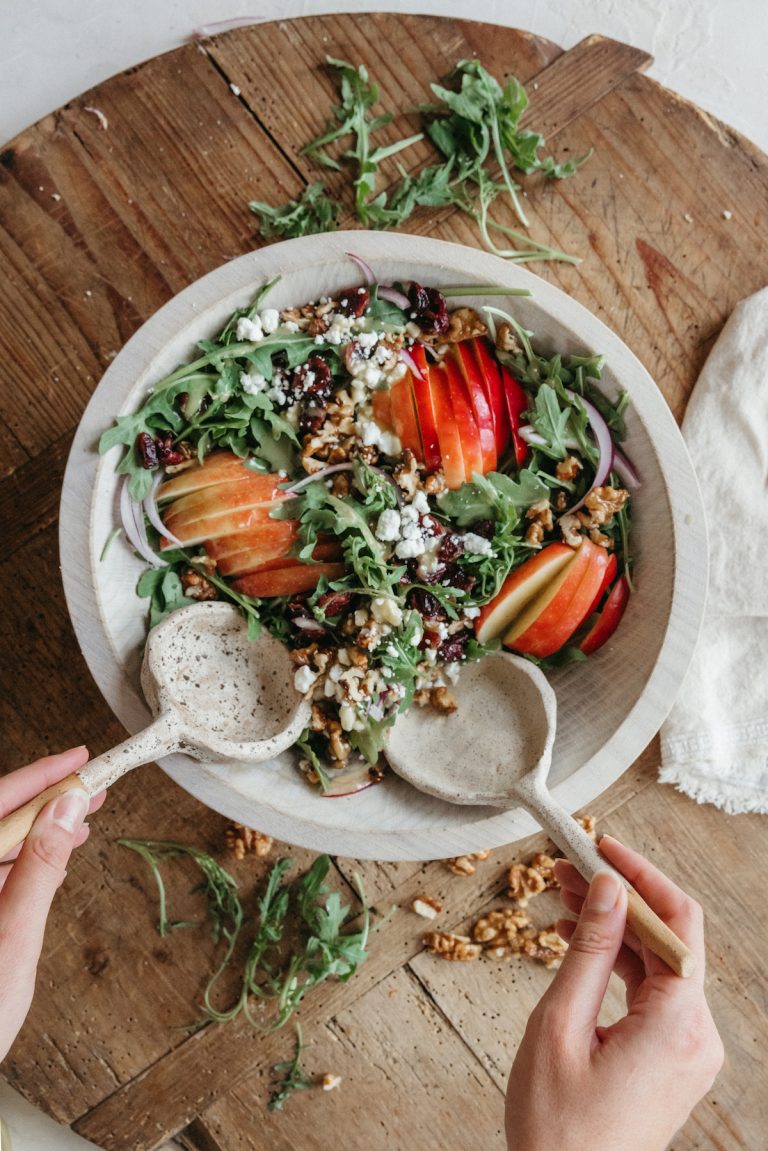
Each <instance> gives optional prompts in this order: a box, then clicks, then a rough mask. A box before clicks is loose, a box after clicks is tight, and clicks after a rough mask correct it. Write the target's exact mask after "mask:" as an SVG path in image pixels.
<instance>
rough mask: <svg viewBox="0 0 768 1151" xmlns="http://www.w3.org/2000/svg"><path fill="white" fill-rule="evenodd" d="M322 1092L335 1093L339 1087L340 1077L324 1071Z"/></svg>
mask: <svg viewBox="0 0 768 1151" xmlns="http://www.w3.org/2000/svg"><path fill="white" fill-rule="evenodd" d="M322 1083H323V1091H335V1090H336V1088H337V1087H341V1076H340V1075H334V1074H332V1072H330V1071H326V1073H325V1075H324V1076H323V1080H322Z"/></svg>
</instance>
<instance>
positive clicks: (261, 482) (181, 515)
mask: <svg viewBox="0 0 768 1151" xmlns="http://www.w3.org/2000/svg"><path fill="white" fill-rule="evenodd" d="M281 482H282V481H281V480H280V479H279V478H278V476H271V475H270V476H263V475H259V474H258V473H257V472H248V471H244V473H243V475H242V477H241V478H240V479H237V480H230V481H229V483H223V484H212V485H211V486H210V487H207V488H201V489H200V490H199V491H196V492H189V494H188V495H185V496H180V497H179V499H176V500H174V501H173V503H172V504H169V505H168V506H167V507H165V508H163V519H164V521H165V522H167V523H168V526H169V527H170V526H171V524H170V521H171V520H176V521H177V522H179V523H192V522H194V520H195V519H198V518H200V517H201V516H210V515H215V514H216V513H217V512H224V511H228V512H233V511H236V510H237V509H238V508H252V507H256V506H257V505H261V506H266V505H270V506H272V505H274V504H275V502H276V501H277V500H279V499H284V498H285V496H284V495H283V494H282V493H281V492H280V489H279V488H278V486H277V485H278V484H279V483H281ZM171 530H172V531H173V528H171Z"/></svg>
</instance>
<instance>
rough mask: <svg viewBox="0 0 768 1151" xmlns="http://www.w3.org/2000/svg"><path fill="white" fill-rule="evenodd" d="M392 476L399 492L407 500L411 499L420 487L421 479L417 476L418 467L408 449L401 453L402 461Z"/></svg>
mask: <svg viewBox="0 0 768 1151" xmlns="http://www.w3.org/2000/svg"><path fill="white" fill-rule="evenodd" d="M392 475H393V477H394V480H395V483H396V484H397V486H398V487H399V488H400V490H401V491H402V492H404V494H405V495H406V496H408V498H409V499H413V497H414V496H415V495H416V492H417V491H418V490H419V488H420V487H421V477H420V476H419V465H418V464H417V463H416V457H415V456H414V454H413V452H412V451H411V450H410V449H409V448H406V449H405V451H404V452H403V455H402V460H401V462H400V463H399V464H398V466H397V467H396V468H395V470H394V472H393V473H392Z"/></svg>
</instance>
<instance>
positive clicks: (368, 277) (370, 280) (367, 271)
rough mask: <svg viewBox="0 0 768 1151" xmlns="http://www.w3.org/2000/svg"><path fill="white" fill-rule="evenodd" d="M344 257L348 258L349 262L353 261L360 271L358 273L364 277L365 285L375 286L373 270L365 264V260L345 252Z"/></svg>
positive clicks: (352, 253)
mask: <svg viewBox="0 0 768 1151" xmlns="http://www.w3.org/2000/svg"><path fill="white" fill-rule="evenodd" d="M344 255H345V256H349V258H350V260H354V261H355V263H356V264H357V266H358V268H359V269H360V271H361V272H362V273H363V275H364V276H365V282H366V284H375V283H376V277H375V276H374V274H373V268H372V267H371V265H370V264H366V262H365V260H364V259H363V258H362V257H361V256H356V255H355V253H354V252H345V253H344Z"/></svg>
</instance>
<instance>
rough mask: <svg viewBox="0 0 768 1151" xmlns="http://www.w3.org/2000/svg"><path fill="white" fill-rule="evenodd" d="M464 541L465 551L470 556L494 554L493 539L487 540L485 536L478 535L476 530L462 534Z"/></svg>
mask: <svg viewBox="0 0 768 1151" xmlns="http://www.w3.org/2000/svg"><path fill="white" fill-rule="evenodd" d="M462 541H463V543H464V551H465V553H466V555H468V556H492V555H493V548H492V547H491V541H490V540H487V539H486V538H485V536H479V535H476V534H475V532H467V533H466V534H465V535H464V536H462Z"/></svg>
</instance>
